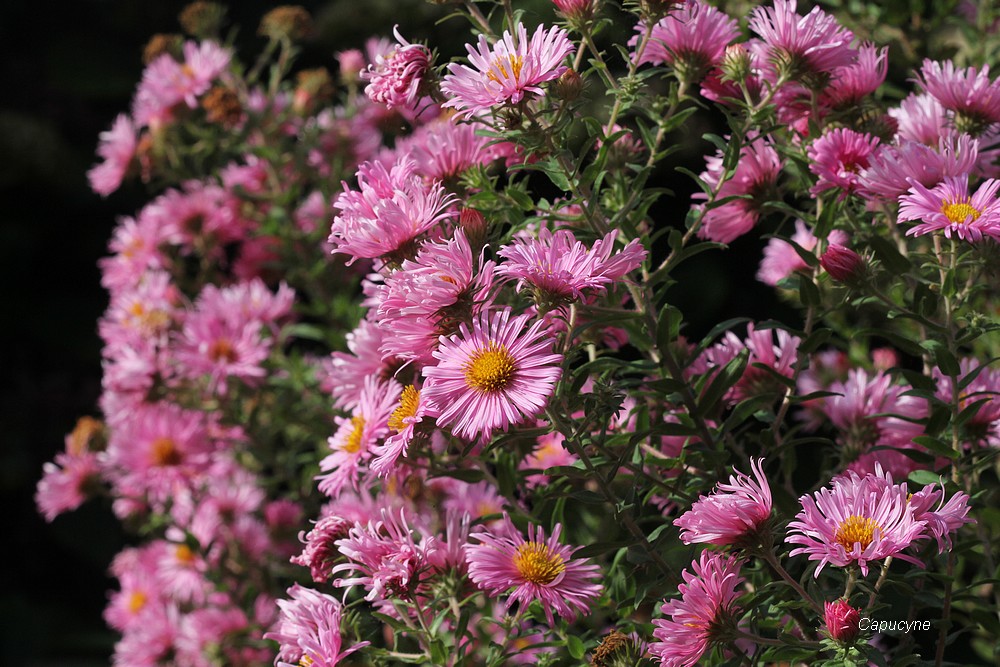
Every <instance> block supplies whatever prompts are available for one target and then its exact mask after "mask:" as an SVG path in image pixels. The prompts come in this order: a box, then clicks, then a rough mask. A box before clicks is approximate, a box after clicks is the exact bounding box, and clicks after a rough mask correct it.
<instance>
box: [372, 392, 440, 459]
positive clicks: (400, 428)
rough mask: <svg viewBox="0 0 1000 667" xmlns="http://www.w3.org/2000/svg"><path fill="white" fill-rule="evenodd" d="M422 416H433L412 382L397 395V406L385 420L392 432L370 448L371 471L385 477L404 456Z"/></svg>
mask: <svg viewBox="0 0 1000 667" xmlns="http://www.w3.org/2000/svg"><path fill="white" fill-rule="evenodd" d="M424 417H433V412H432V411H431V410H430V409H429V408H428V406H427V402H426V401H423V400H421V398H420V390H419V389H417V388H416V387H415V386H414V385H412V384H408V385H406V386H405V387H403V391H402V392H401V393H400V395H399V406H398V407H397V408H396V409H395V410H393V411H392V414H391V415H389V421H388V422H387V424H388V426H389V430H390V431H393V434H392V435H390V436H389V437H387V438H386V439H385V442H384V443H382V444H381V445H378V446H377V447H375V448H374V449H373V450H372V456H373V457H374V458H373V460H372V463H371V470H372V472H374V473H375V474H377V475H378V476H379V477H385V476H386V475H388V474H389V473H390V472H391V471H392V470H394V469H395V468H396V462H397V461H398V460H399V458H400V457H401V456H406V452H407V450H408V449H409V446H410V443H411V442H412V441H413V438H414V436H416V434H417V430H416V429H417V427H418V426H419V425H420V422H422V421H423V419H424Z"/></svg>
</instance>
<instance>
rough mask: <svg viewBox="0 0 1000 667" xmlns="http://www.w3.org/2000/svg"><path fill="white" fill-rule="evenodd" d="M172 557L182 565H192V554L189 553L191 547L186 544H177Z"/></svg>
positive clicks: (191, 552)
mask: <svg viewBox="0 0 1000 667" xmlns="http://www.w3.org/2000/svg"><path fill="white" fill-rule="evenodd" d="M174 556H176V557H177V560H178V561H179V562H180V563H182V564H183V565H191V564H192V563H194V552H193V551H191V547H189V546H188V545H186V544H178V545H177V548H176V549H175V550H174Z"/></svg>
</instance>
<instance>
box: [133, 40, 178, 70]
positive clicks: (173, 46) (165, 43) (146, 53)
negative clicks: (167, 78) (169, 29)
mask: <svg viewBox="0 0 1000 667" xmlns="http://www.w3.org/2000/svg"><path fill="white" fill-rule="evenodd" d="M183 51H184V37H182V36H181V35H176V34H165V33H158V34H156V35H153V36H152V37H150V38H149V41H148V42H146V46H144V47H143V49H142V62H143V64H144V65H148V64H149V63H151V62H153V61H154V60H156V59H157V58H159V57H160V56H162V55H163V54H164V53H166V54H168V55H170V56H172V57H173V58H175V59H178V60H179V59H180V58H181V54H182V53H183Z"/></svg>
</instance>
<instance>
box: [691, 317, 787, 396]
mask: <svg viewBox="0 0 1000 667" xmlns="http://www.w3.org/2000/svg"><path fill="white" fill-rule="evenodd" d="M775 336H777V343H775ZM799 342H800V339H799V338H798V337H797V336H792V335H791V334H789V333H788V332H787V331H785V330H783V329H776V330H771V329H760V330H757V329H755V328H754V325H753V324H748V325H747V337H746V339H745V340H740V339H739V337H738V336H737V335H736V334H734V333H733V332H732V331H727V332H726V336H725V338H723V340H722V341H720V342H718V343H716V344H715V345H713V346H712V347H710V348H708V349H707V350H705V353H704V355H703V356H704V361H705V362H707V363H708V369H707V370H708V372H710V373H714V372H716V370H717V369H720V368H722V367H723V366H725V365H726V364H728V363H729V362H730V361H732V360H733V359H735V358H736V357H737V356H738V355H739V354H741V353H743V351H744V350H745V351H746V353H747V355H748V357H747V366H746V369H745V370H744V371H743V375H742V377H740V379H739V380H738V381H737V382H736V384H735V385H733V386H732V387H730V389H729V390H728V391H727V392H726V400H727V401H729V402H730V403H731V404H736V403H738V402H739V401H742V400H745V399H747V398H752V397H754V396H760V395H762V394H775V393H778V394H784V393H785V392H786V391H788V387H786V386H785V385H784V384H783V383H781V382H780V381H779V380H777V379H776V378H775V377H774V376H775V374H777V375H783V376H785V377H787V378H791V377H792V375H793V374H794V367H795V362H796V361H797V360H798V349H799ZM761 366H766V367H767V369H769V370H765V369H764V368H761Z"/></svg>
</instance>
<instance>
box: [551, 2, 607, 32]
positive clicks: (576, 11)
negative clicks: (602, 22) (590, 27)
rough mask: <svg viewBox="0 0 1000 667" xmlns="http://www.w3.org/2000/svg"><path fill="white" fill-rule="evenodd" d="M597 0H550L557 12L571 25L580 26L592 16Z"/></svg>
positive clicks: (595, 9)
mask: <svg viewBox="0 0 1000 667" xmlns="http://www.w3.org/2000/svg"><path fill="white" fill-rule="evenodd" d="M597 3H598V0H552V4H553V5H555V6H556V11H557V12H559V13H560V14H561V15H562V16H563V18H565V19H566V20H567V21H568V22H569V23H570V25H572V26H581V25H584V24H585V23H587V21H589V20H590V19H592V18H593V17H594V13H595V12H596V11H597Z"/></svg>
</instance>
